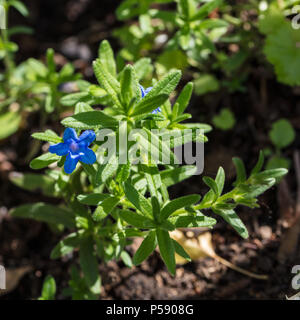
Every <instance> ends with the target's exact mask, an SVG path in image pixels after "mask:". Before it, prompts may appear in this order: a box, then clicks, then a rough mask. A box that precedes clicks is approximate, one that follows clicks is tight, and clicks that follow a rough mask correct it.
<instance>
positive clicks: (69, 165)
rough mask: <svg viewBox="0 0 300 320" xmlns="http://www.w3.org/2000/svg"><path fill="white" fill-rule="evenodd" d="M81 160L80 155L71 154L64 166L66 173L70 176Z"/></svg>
mask: <svg viewBox="0 0 300 320" xmlns="http://www.w3.org/2000/svg"><path fill="white" fill-rule="evenodd" d="M79 158H80V156H79V155H72V154H71V153H69V154H68V155H67V158H66V161H65V165H64V168H65V172H66V173H68V174H70V173H72V172H73V171H74V170H75V168H76V165H77V162H78V160H79Z"/></svg>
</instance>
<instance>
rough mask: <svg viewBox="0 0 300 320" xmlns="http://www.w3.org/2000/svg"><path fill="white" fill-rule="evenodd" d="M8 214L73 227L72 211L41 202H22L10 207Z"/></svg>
mask: <svg viewBox="0 0 300 320" xmlns="http://www.w3.org/2000/svg"><path fill="white" fill-rule="evenodd" d="M10 214H11V215H12V216H13V217H18V218H26V219H34V220H37V221H42V222H47V223H51V224H56V225H59V224H62V225H64V226H65V227H68V228H74V227H75V222H74V217H73V214H72V212H70V211H68V210H67V209H63V208H60V207H57V206H53V205H49V204H45V203H42V202H38V203H34V204H24V205H21V206H19V207H17V208H15V209H12V210H11V212H10Z"/></svg>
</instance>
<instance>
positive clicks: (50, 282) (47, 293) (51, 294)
mask: <svg viewBox="0 0 300 320" xmlns="http://www.w3.org/2000/svg"><path fill="white" fill-rule="evenodd" d="M55 294H56V283H55V280H54V278H53V277H52V276H47V277H46V278H45V280H44V283H43V288H42V296H41V297H40V298H39V300H54V299H55Z"/></svg>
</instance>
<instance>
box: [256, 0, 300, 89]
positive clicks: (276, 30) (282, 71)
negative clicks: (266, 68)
mask: <svg viewBox="0 0 300 320" xmlns="http://www.w3.org/2000/svg"><path fill="white" fill-rule="evenodd" d="M297 3H298V5H297ZM264 4H265V5H263V8H262V10H261V12H260V21H259V30H260V32H262V33H263V34H264V35H265V36H266V39H265V44H264V48H263V51H264V53H265V55H266V57H267V59H268V61H269V62H270V63H271V64H272V65H273V66H274V69H275V73H276V76H277V79H278V81H280V82H282V83H284V84H287V85H290V86H296V85H299V84H300V77H299V73H298V71H297V70H298V69H299V66H300V64H299V60H300V48H299V43H300V33H299V30H298V29H296V28H295V26H293V21H292V20H291V19H288V17H291V16H293V15H294V14H295V13H296V12H294V11H293V8H294V7H295V6H296V5H297V7H298V9H299V1H289V0H283V1H272V2H271V3H270V5H268V4H267V2H265V1H264ZM297 13H298V12H297Z"/></svg>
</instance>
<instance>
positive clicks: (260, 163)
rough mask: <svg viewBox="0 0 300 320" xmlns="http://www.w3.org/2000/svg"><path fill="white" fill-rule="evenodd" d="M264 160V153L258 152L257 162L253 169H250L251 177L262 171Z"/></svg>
mask: <svg viewBox="0 0 300 320" xmlns="http://www.w3.org/2000/svg"><path fill="white" fill-rule="evenodd" d="M264 160H265V157H264V152H263V151H262V150H260V152H259V158H258V161H257V163H256V165H255V167H254V168H253V169H252V171H251V175H252V174H256V173H258V172H259V171H260V170H261V169H262V167H263V164H264Z"/></svg>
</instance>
